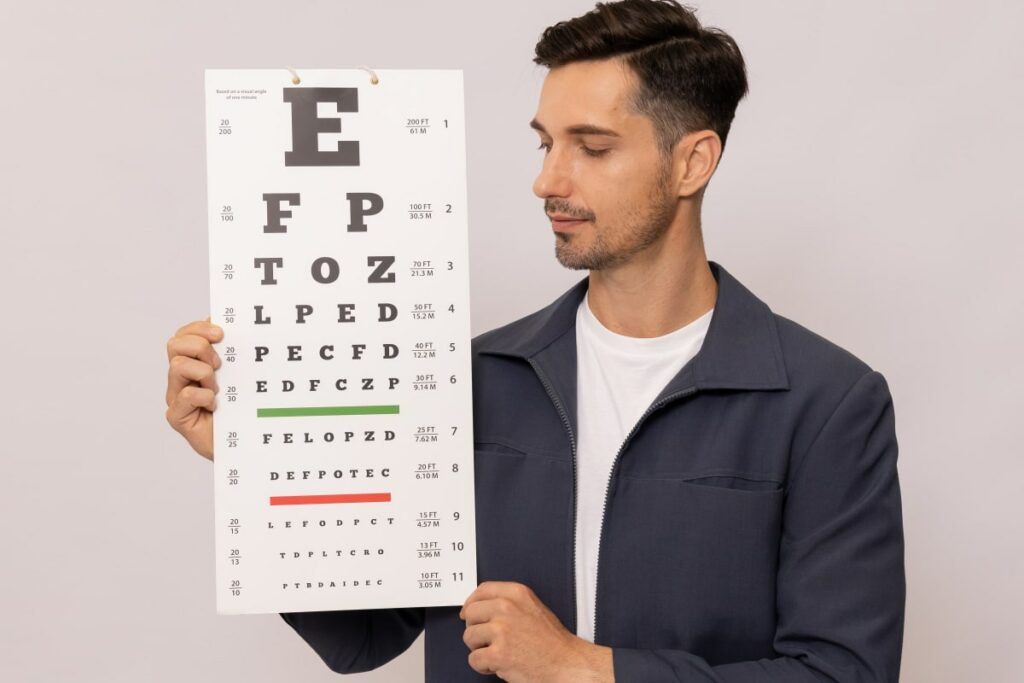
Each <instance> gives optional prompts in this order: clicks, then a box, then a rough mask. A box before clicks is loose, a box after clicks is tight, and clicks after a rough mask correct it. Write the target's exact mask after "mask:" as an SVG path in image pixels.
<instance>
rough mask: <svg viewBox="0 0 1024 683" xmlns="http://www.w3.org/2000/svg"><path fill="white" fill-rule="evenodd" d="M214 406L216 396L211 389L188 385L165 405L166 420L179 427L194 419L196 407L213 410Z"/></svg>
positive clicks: (176, 427)
mask: <svg viewBox="0 0 1024 683" xmlns="http://www.w3.org/2000/svg"><path fill="white" fill-rule="evenodd" d="M216 407H217V397H216V395H215V394H214V393H213V391H212V390H211V389H204V388H203V387H197V386H194V385H189V386H187V387H185V388H184V389H182V390H181V391H179V392H178V394H177V395H176V396H175V397H174V400H172V401H171V403H170V405H169V406H168V407H167V421H168V422H170V423H171V426H172V427H174V428H175V429H179V428H180V427H183V426H186V425H187V424H188V423H189V422H190V421H191V420H194V419H195V416H194V413H195V411H196V409H197V408H203V409H205V410H209V411H210V412H213V411H214V409H216ZM179 431H180V429H179Z"/></svg>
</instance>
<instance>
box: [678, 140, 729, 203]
mask: <svg viewBox="0 0 1024 683" xmlns="http://www.w3.org/2000/svg"><path fill="white" fill-rule="evenodd" d="M721 157H722V140H721V138H719V137H718V133H716V132H715V131H713V130H698V131H694V132H692V133H687V134H686V135H684V136H683V137H682V138H681V139H680V140H679V142H677V143H676V146H675V149H674V150H673V153H672V160H673V165H674V167H675V169H676V174H675V185H676V194H677V195H678V196H680V197H692V196H693V195H695V194H697V193H698V192H699V191H700V190H701V188H703V187H704V186H705V185H707V184H708V181H710V180H711V176H712V175H713V174H714V173H715V169H716V168H718V160H719V159H720V158H721Z"/></svg>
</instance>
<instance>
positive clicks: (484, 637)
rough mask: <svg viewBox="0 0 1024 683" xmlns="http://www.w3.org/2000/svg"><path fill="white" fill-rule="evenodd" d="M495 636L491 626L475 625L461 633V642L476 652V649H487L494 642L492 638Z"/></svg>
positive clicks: (495, 633) (494, 630)
mask: <svg viewBox="0 0 1024 683" xmlns="http://www.w3.org/2000/svg"><path fill="white" fill-rule="evenodd" d="M496 635H497V631H496V629H495V628H494V627H493V625H492V624H477V625H475V626H470V627H469V628H467V629H466V630H465V631H463V633H462V642H464V643H465V644H466V647H468V648H469V649H470V650H476V649H477V648H481V647H487V646H488V645H490V644H491V643H493V642H494V638H495V637H496Z"/></svg>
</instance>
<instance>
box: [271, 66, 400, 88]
mask: <svg viewBox="0 0 1024 683" xmlns="http://www.w3.org/2000/svg"><path fill="white" fill-rule="evenodd" d="M359 68H360V69H362V70H363V71H365V72H367V73H368V74H370V83H373V84H374V85H377V84H378V83H380V79H379V78H378V77H377V72H376V71H374V70H373V69H371V68H370V67H368V66H360V67H359ZM285 69H287V70H288V73H290V74H291V75H292V83H293V84H294V85H298V84H299V83H301V82H302V79H301V78H299V73H298V72H297V71H296V70H295V69H293V68H291V67H290V66H286V67H285Z"/></svg>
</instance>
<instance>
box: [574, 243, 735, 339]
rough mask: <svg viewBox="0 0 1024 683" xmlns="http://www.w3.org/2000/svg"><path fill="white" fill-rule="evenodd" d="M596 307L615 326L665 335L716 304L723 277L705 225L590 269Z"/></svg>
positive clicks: (614, 328)
mask: <svg viewBox="0 0 1024 683" xmlns="http://www.w3.org/2000/svg"><path fill="white" fill-rule="evenodd" d="M587 296H588V299H589V302H590V310H591V311H592V312H593V314H594V317H596V318H597V319H598V320H599V321H601V324H602V325H604V326H605V327H606V328H608V329H609V330H611V331H612V332H616V333H618V334H622V335H626V336H629V337H660V336H661V335H663V334H668V333H669V332H672V331H673V330H678V329H679V328H680V327H683V326H684V325H687V324H689V323H691V322H693V321H694V320H696V319H697V318H699V317H700V316H702V315H704V314H705V313H707V312H708V311H709V310H711V309H712V308H713V307H714V305H715V301H716V299H717V297H718V283H717V282H716V281H715V277H714V275H713V274H712V273H711V268H710V266H708V261H707V256H706V255H705V253H704V244H703V240H702V239H701V238H700V228H699V226H697V227H696V229H693V230H670V231H669V232H668V233H667V234H666V236H665V239H664V240H662V241H659V242H657V243H655V244H653V245H651V246H650V247H649V248H648V249H646V250H644V251H642V252H640V253H638V254H636V255H635V256H634V257H633V258H631V259H630V260H629V261H627V262H625V263H622V264H620V265H618V266H615V267H614V268H608V269H604V270H592V271H590V283H589V288H588V295H587Z"/></svg>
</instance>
